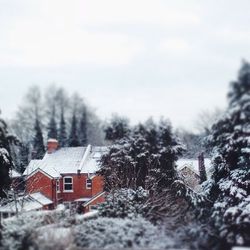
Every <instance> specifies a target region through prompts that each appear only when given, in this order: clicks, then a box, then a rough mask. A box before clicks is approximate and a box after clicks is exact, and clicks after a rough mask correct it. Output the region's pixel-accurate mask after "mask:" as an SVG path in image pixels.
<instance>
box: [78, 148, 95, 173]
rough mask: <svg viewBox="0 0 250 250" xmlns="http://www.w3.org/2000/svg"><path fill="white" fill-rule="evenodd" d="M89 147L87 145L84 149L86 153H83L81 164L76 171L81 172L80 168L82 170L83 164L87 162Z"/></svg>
mask: <svg viewBox="0 0 250 250" xmlns="http://www.w3.org/2000/svg"><path fill="white" fill-rule="evenodd" d="M91 147H92V146H91V145H90V144H89V145H88V146H87V148H86V151H85V153H84V155H83V158H82V160H81V163H80V165H79V167H78V171H80V172H81V171H82V168H83V165H84V163H85V162H86V160H87V158H88V157H89V155H90V153H91Z"/></svg>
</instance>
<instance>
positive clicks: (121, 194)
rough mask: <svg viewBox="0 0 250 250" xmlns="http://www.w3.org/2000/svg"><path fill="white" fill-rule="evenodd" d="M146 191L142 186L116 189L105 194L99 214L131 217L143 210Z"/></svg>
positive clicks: (146, 195) (141, 212)
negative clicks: (134, 188) (133, 188)
mask: <svg viewBox="0 0 250 250" xmlns="http://www.w3.org/2000/svg"><path fill="white" fill-rule="evenodd" d="M147 197H148V193H147V192H146V191H145V190H144V189H143V188H138V189H137V190H132V189H125V188H123V189H118V190H114V191H112V192H111V193H110V194H109V195H107V198H106V201H105V202H104V203H102V204H101V205H100V207H99V214H100V216H104V217H113V218H116V217H118V218H125V217H129V218H133V217H136V216H138V215H139V214H143V212H144V203H145V201H146V199H147Z"/></svg>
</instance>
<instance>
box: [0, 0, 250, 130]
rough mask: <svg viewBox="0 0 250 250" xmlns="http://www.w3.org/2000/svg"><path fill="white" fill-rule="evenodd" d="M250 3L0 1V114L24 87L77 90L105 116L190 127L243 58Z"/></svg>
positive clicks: (216, 101)
mask: <svg viewBox="0 0 250 250" xmlns="http://www.w3.org/2000/svg"><path fill="white" fill-rule="evenodd" d="M249 11H250V1H249V0H209V1H208V0H196V1H195V0H188V1H187V0H182V1H180V0H172V1H168V0H70V1H69V0H65V1H64V0H39V1H38V0H21V1H20V0H11V1H10V0H0V108H1V109H2V113H3V116H5V117H11V116H12V115H13V113H14V112H15V110H16V109H17V107H18V105H19V104H20V102H21V99H22V96H23V95H24V93H25V92H26V90H27V87H28V86H29V85H31V84H39V85H41V86H42V87H46V86H47V85H49V84H51V83H52V82H55V83H57V84H58V85H61V86H63V87H65V88H66V89H67V90H68V91H69V92H74V91H77V92H78V93H79V94H81V95H82V96H84V97H85V98H86V100H87V101H88V102H89V103H90V104H91V105H92V106H93V107H95V108H97V113H98V114H99V115H100V116H101V117H102V118H105V117H109V116H110V114H111V113H113V112H117V113H120V114H121V115H126V116H128V117H129V118H130V119H131V121H132V122H137V121H140V120H145V119H146V118H147V117H149V116H154V117H159V116H161V115H163V116H165V117H169V118H170V119H171V120H172V122H173V124H174V125H175V126H182V127H186V128H193V127H194V120H195V119H196V116H197V114H198V113H199V112H200V111H201V110H206V109H208V110H213V108H214V107H224V106H225V103H226V99H225V95H226V92H227V88H228V83H229V82H230V81H231V80H234V79H235V77H236V73H237V70H238V68H239V66H240V63H241V59H242V58H245V59H249V58H250V29H249V23H250V15H249V14H250V12H249Z"/></svg>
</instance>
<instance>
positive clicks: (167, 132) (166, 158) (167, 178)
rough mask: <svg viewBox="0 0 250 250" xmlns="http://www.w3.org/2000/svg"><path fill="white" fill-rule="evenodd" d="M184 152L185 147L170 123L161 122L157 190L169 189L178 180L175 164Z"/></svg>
mask: <svg viewBox="0 0 250 250" xmlns="http://www.w3.org/2000/svg"><path fill="white" fill-rule="evenodd" d="M183 152H184V147H183V145H182V144H181V143H180V142H179V140H178V139H177V138H176V136H175V135H174V134H173V132H172V126H171V124H170V122H169V121H166V120H161V121H160V124H159V171H158V172H157V173H158V174H157V175H158V176H157V175H156V176H157V179H156V181H157V182H158V185H157V189H158V190H162V189H164V188H167V187H169V186H170V185H171V184H172V183H173V182H174V181H175V180H176V178H177V172H176V165H175V162H176V161H177V160H178V157H179V156H181V155H182V154H183Z"/></svg>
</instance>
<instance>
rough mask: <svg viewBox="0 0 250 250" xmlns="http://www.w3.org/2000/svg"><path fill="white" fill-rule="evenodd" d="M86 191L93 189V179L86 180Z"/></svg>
mask: <svg viewBox="0 0 250 250" xmlns="http://www.w3.org/2000/svg"><path fill="white" fill-rule="evenodd" d="M86 189H92V180H91V179H87V180H86Z"/></svg>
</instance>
